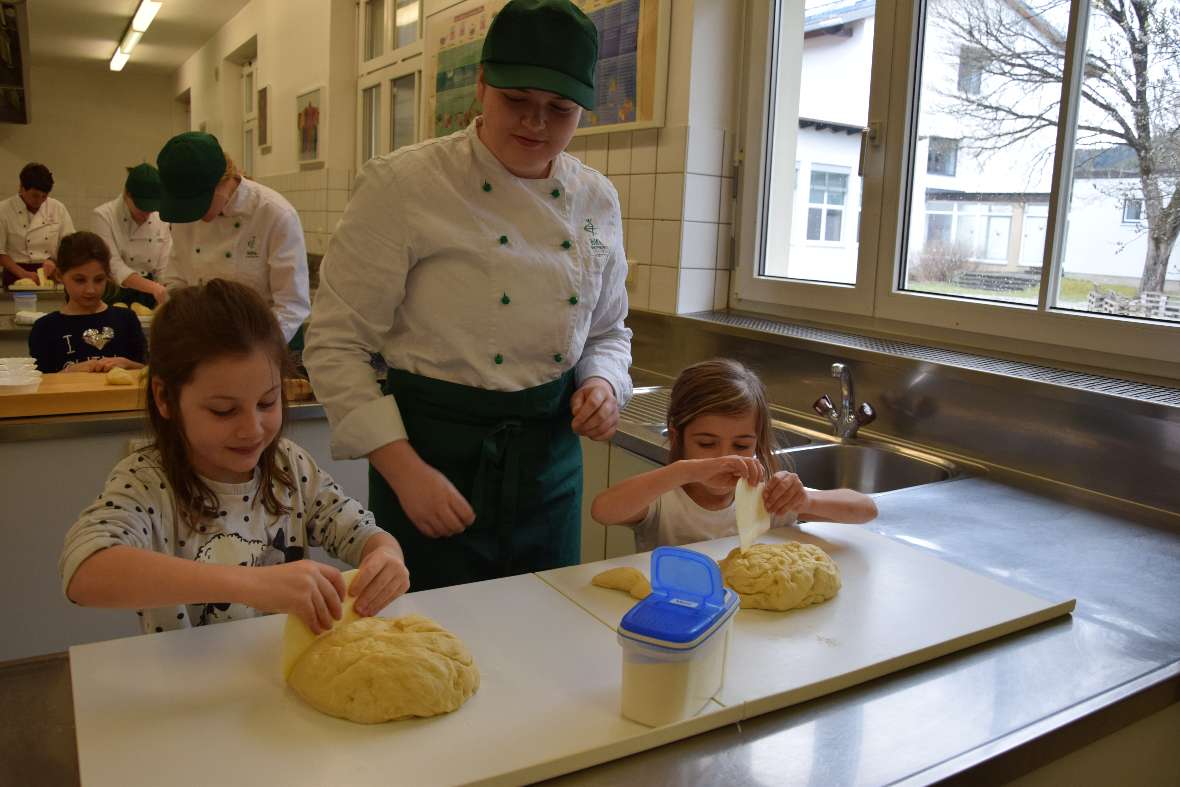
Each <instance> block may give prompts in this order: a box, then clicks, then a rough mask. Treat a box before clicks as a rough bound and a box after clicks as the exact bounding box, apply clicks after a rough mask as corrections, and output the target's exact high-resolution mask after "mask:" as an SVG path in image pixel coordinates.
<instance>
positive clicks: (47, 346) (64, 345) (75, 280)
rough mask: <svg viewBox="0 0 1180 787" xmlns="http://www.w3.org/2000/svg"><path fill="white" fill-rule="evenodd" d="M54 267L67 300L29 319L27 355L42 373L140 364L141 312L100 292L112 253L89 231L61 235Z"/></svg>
mask: <svg viewBox="0 0 1180 787" xmlns="http://www.w3.org/2000/svg"><path fill="white" fill-rule="evenodd" d="M57 270H58V276H59V277H60V278H61V281H62V284H63V285H64V287H65V290H66V305H65V306H64V307H62V309H61V311H57V312H53V313H51V314H47V315H45V316H44V317H42V318H40V319H39V320H37V322H35V323H33V329H32V331H31V332H30V333H29V354H30V355H32V356H33V358H35V359H36V360H37V368H38V369H39V370H41V371H42V372H46V373H50V372H108V371H110V370H111V369H114V368H116V367H120V368H123V369H138V368H140V367H142V366H143V364H144V360H145V355H146V349H147V341H146V339H145V338H144V335H143V328H142V327H140V324H139V317H138V316H136V314H135V312H133V311H131V310H130V309H118V308H111V307H109V306H107V304H105V303H103V300H102V295H103V292H104V291H105V290H106V286H107V280H108V279H109V278H110V275H111V252H110V250H109V249H107V245H106V243H104V242H103V240H102V238H100V237H98V236H97V235H95V234H94V233H93V232H75V233H72V234H70V235H67V236H65V237H64V238H62V239H61V245H60V246H59V247H58V252H57Z"/></svg>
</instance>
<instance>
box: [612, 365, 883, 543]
mask: <svg viewBox="0 0 1180 787" xmlns="http://www.w3.org/2000/svg"><path fill="white" fill-rule="evenodd" d="M668 441H669V457H668V458H669V463H668V464H667V465H666V466H665V467H661V468H659V469H656V470H652V471H650V472H647V473H642V474H640V475H637V476H633V477H631V478H628V479H627V480H625V481H622V482H621V483H618V484H616V485H615V486H612V487H611V488H609V489H607V490H605V491H603V492H601V493H600V494H599V495H598V496H597V497H596V498H595V499H594V504H593V506H592V507H591V509H590V513H591V516H593V517H594V519H595V520H597V521H599V522H601V523H602V524H604V525H628V526H630V527H633V528H634V529H635V542H636V546H637V547H638V548H639V550H640V551H646V550H649V549H654V548H655V547H657V546H677V545H680V544H690V543H693V542H695V541H707V540H709V539H714V538H721V537H723V536H731V535H734V534H735V533H737V514H736V511H735V505H734V489H735V487H736V486H737V483H738V481H740V480H741V479H745V480H746V482H747V483H749V484H750V485H751V486H756V485H758V484H759V483H762V481H763V480H765V481H766V486H765V488H764V489H763V491H762V500H763V503H764V504H765V505H766V510H767V511H768V512H769V513H770V514H771V516H772V524H773V526H775V527H782V526H785V525H789V524H793V523H794V522H795V521H796V519H797V518H798V517H800V516H802V517H806V518H808V519H820V520H826V521H829V522H850V523H862V522H868V521H869V520H871V519H873V518H874V517H875V516H876V515H877V506H876V504H875V503H873V500H872V498H870V497H869V496H868V495H865V494H862V493H860V492H856V491H854V490H851V489H832V490H817V489H808V488H807V487H805V486H803V483H802V482H801V481H800V480H799V476H797V475H796V474H795V473H793V472H791V470H790V469H783V468H780V459H779V457H778V455H776V454H775V451H774V447H775V446H774V432H773V429H772V425H771V415H770V406H769V403H768V402H767V399H766V389H765V387H764V386H763V385H762V381H761V380H759V379H758V376H757V375H756V374H754V372H752V371H750V370H749V369H748V368H746V367H745V366H743V365H742V364H740V363H738V362H737V361H731V360H727V359H715V360H712V361H704V362H703V363H698V364H694V365H692V366H689V367H688V368H687V369H685V370H684V371H682V372H681V373H680V376H679V377H677V378H676V382H675V384H673V386H672V396H671V402H670V405H669V407H668ZM787 461H789V460H787Z"/></svg>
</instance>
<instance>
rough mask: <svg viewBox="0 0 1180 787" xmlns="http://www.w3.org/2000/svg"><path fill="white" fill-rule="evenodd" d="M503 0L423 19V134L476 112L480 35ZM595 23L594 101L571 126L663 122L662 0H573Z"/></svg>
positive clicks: (665, 4) (476, 1) (477, 1)
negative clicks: (596, 33) (424, 56)
mask: <svg viewBox="0 0 1180 787" xmlns="http://www.w3.org/2000/svg"><path fill="white" fill-rule="evenodd" d="M505 2H506V0H465V2H462V3H459V4H458V5H455V6H452V7H451V8H449V9H448V10H446V11H445V12H441V13H438V14H434V15H433V16H431V17H429V18H428V19H427V20H426V35H425V42H424V45H425V49H426V58H425V62H426V69H425V76H426V78H425V80H424V84H423V88H424V91H423V92H424V94H425V96H424V99H425V104H426V111H425V113H424V122H423V126H424V128H423V135H424V136H425V137H438V136H445V135H446V134H451V133H454V132H455V131H458V130H460V129H462V128H464V127H465V126H467V124H468V123H470V122H471V119H472V118H474V117H475V116H476V115H478V114H479V113H480V106H479V102H478V101H477V99H476V77H477V74H478V68H479V58H480V54H481V52H482V50H483V39H484V37H485V36H486V35H487V29H488V26H489V25H490V24H491V21H492V18H493V17H494V16H495V15H496V13H498V12H499V10H500V9H501V8H503V7H504V4H505ZM574 2H575V4H576V5H577V6H578V7H580V8H581V9H582V11H583V12H585V13H586V15H587V16H588V17H590V19H591V21H593V22H594V24H595V26H596V27H597V28H598V52H599V57H598V66H597V71H596V74H595V87H596V91H595V93H596V95H595V106H594V108H593V109H591V110H587V111H585V112H583V113H582V120H581V123H580V126H579V129H580V131H579V133H587V134H593V133H598V132H605V131H626V130H630V129H637V128H653V127H657V126H661V125H663V123H664V97H665V92H666V86H667V67H668V66H667V64H668V27H669V15H670V13H671V4H670V0H574Z"/></svg>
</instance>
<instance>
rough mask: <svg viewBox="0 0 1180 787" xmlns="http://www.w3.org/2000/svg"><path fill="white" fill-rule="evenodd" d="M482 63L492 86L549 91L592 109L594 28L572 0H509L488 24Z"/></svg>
mask: <svg viewBox="0 0 1180 787" xmlns="http://www.w3.org/2000/svg"><path fill="white" fill-rule="evenodd" d="M480 63H481V64H482V65H483V78H484V81H485V82H487V83H488V84H489V85H491V86H492V87H498V88H502V89H517V90H547V91H549V92H550V93H556V94H557V95H559V96H562V97H564V98H568V99H569V100H570V101H574V102H576V103H578V104H580V105H581V106H583V107H585V108H586V109H592V108H593V107H594V71H595V66H596V65H597V63H598V29H597V28H596V27H595V26H594V23H593V22H591V21H590V19H589V18H588V17H587V16H586V15H585V14H583V13H582V11H581V9H579V8H578V7H577V6H575V5H574V4H573V3H571V2H570V0H511V2H510V3H508V5H506V6H504V8H503V9H501V11H500V13H498V14H496V17H495V18H494V19H493V20H492V24H491V25H490V26H489V27H488V35H487V38H485V39H484V42H483V55H482V57H481V58H480Z"/></svg>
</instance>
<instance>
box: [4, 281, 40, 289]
mask: <svg viewBox="0 0 1180 787" xmlns="http://www.w3.org/2000/svg"><path fill="white" fill-rule="evenodd" d="M40 288H41V285H39V284H37V283H36V282H34V281H33V280H32V279H17V280H16V281H14V282H13V283H12V284H9V285H8V289H10V290H38V289H40Z"/></svg>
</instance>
